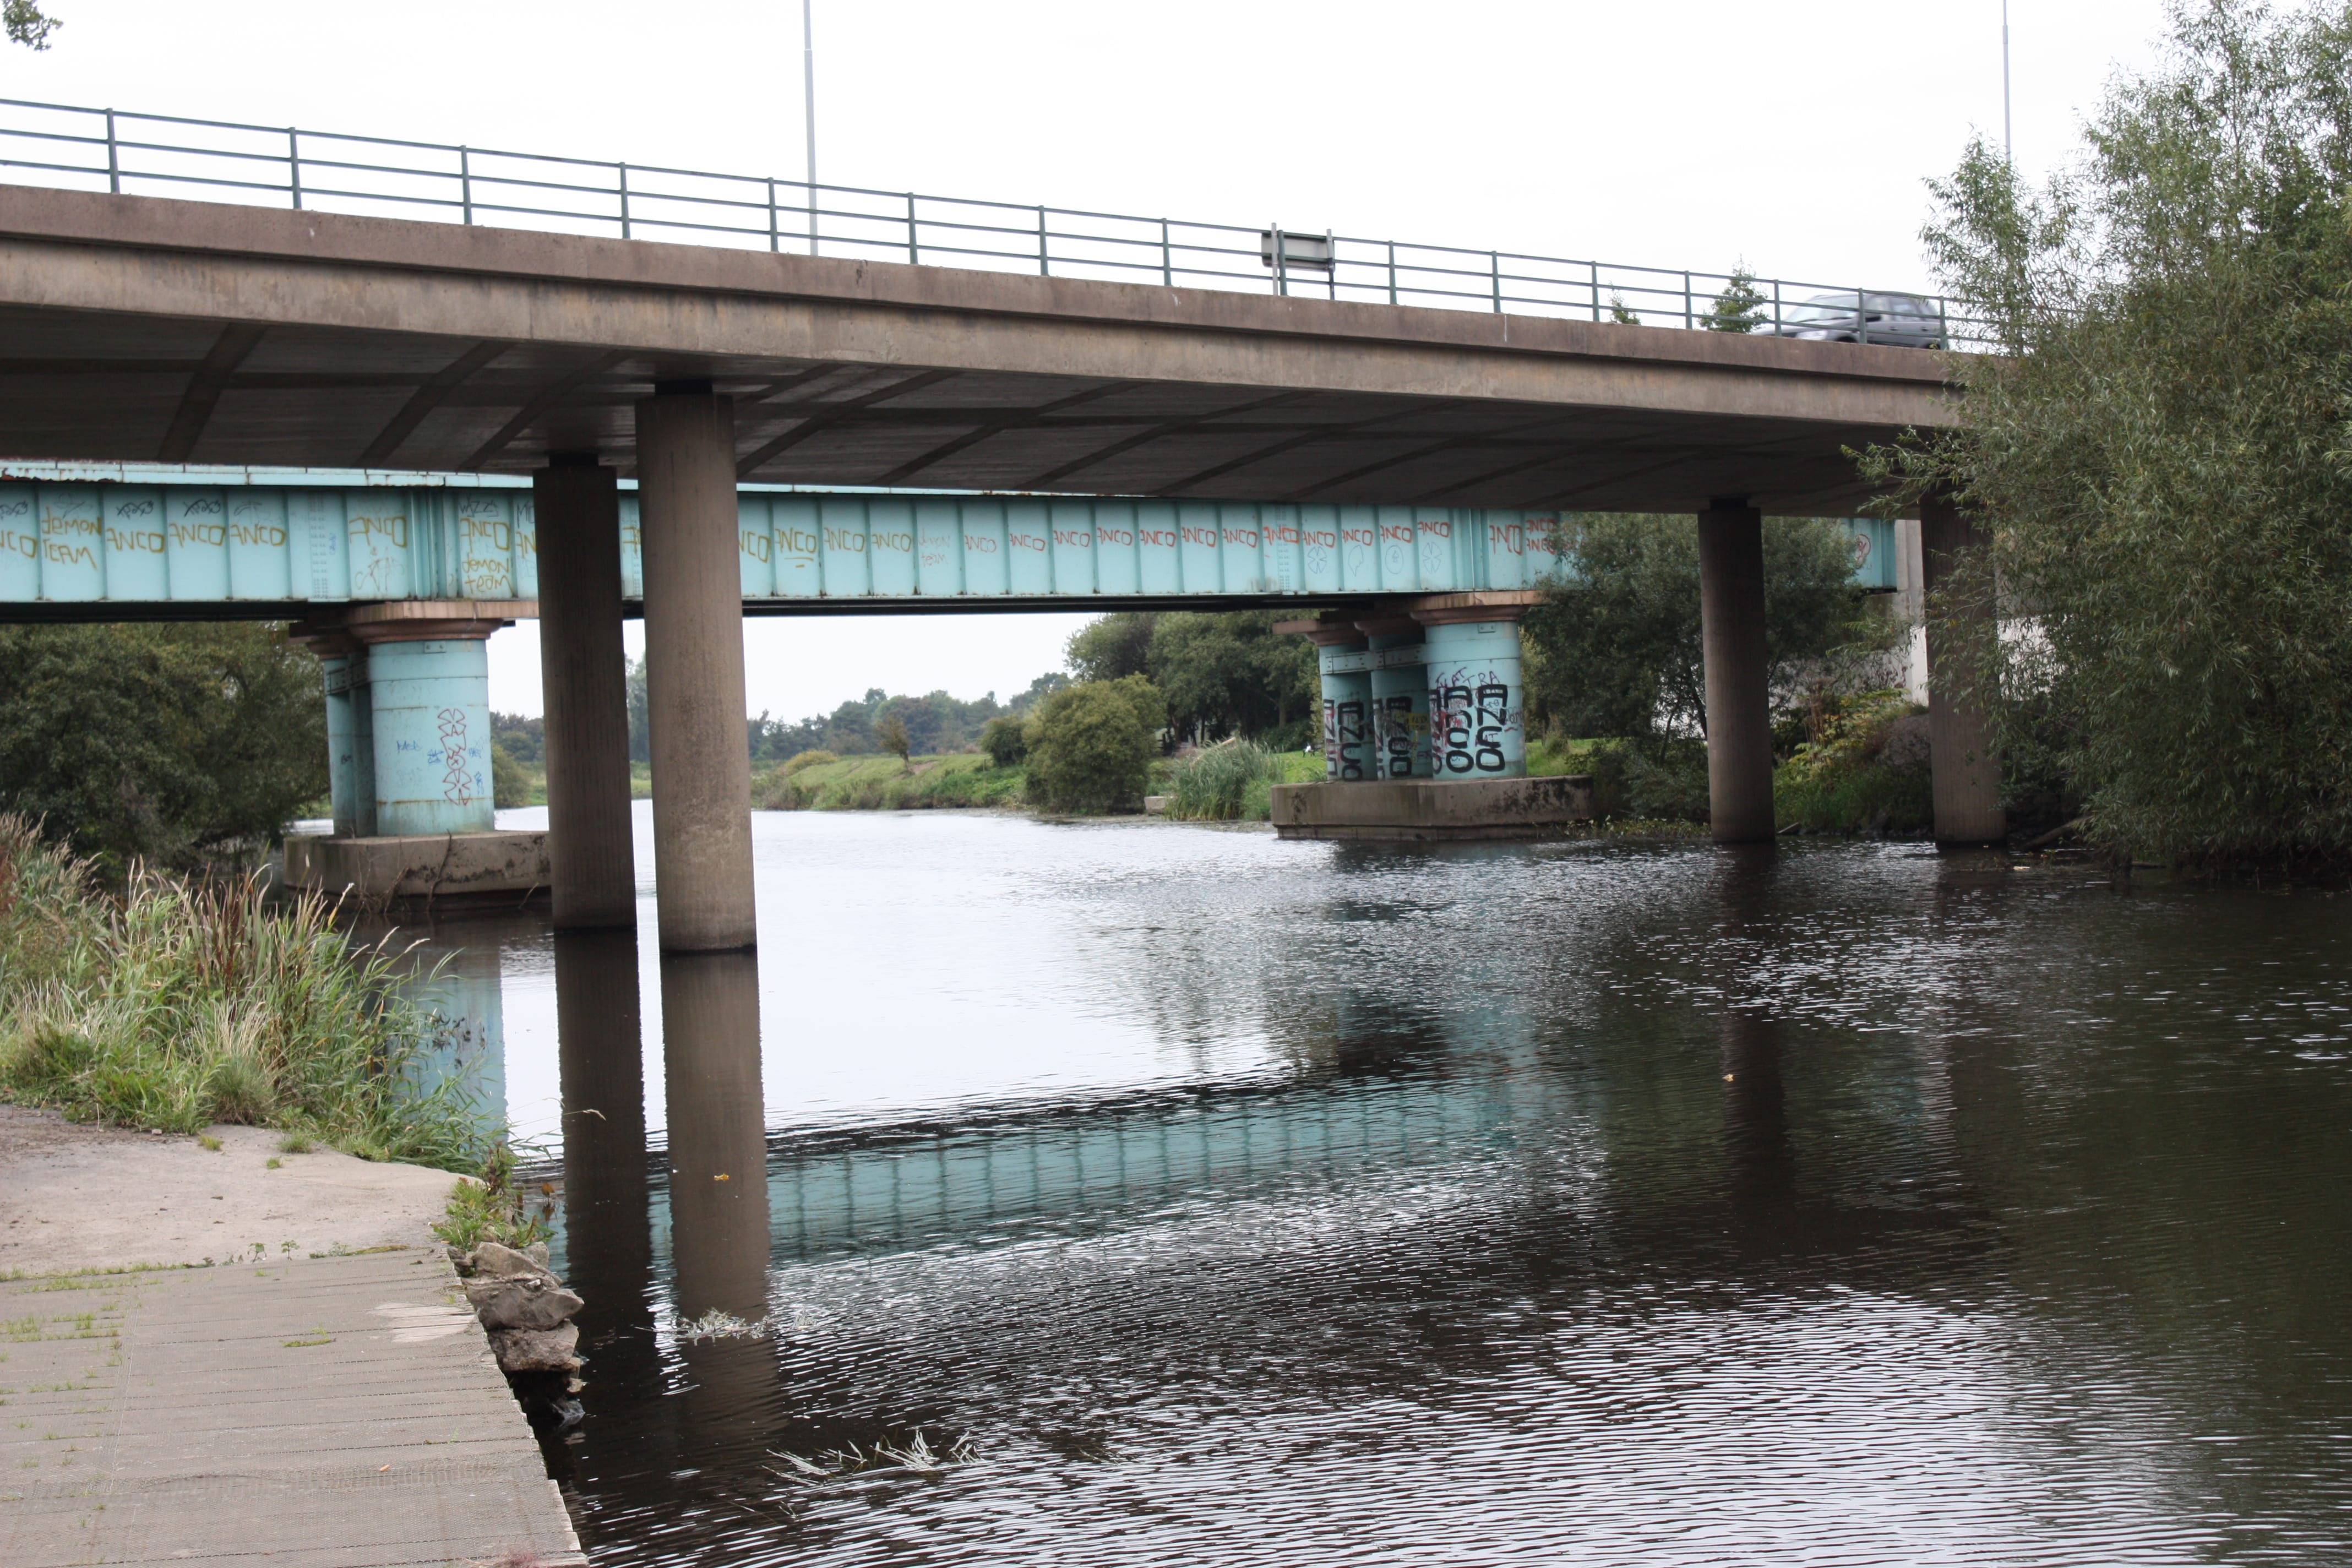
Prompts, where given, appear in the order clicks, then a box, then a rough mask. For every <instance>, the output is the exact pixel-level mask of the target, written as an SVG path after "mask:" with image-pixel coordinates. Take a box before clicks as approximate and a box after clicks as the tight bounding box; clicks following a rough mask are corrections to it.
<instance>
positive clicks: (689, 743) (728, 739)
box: [637, 381, 759, 952]
mask: <svg viewBox="0 0 2352 1568" xmlns="http://www.w3.org/2000/svg"><path fill="white" fill-rule="evenodd" d="M637 498H638V505H639V508H640V516H641V520H642V527H643V530H644V543H643V548H644V552H645V557H644V558H645V579H646V687H647V690H646V696H647V699H648V707H649V710H650V711H649V717H650V720H651V727H652V736H651V740H652V742H653V775H654V879H655V905H656V910H657V913H658V919H659V922H660V929H661V945H662V948H663V950H664V951H666V952H729V951H732V950H736V949H740V948H749V947H751V946H754V945H756V944H757V942H758V941H759V930H758V922H757V916H756V911H755V910H754V907H753V900H752V889H751V751H750V748H749V747H748V746H747V745H746V743H745V736H744V729H743V724H744V719H743V712H744V698H743V582H742V568H741V566H740V558H741V547H740V541H739V537H738V536H739V522H738V519H737V513H736V506H735V405H734V400H733V399H732V398H728V397H721V396H719V395H715V394H714V393H712V391H711V390H710V384H709V382H707V381H697V382H661V383H656V385H655V389H654V395H653V396H651V397H648V398H646V399H644V400H643V401H641V402H640V403H639V404H638V405H637Z"/></svg>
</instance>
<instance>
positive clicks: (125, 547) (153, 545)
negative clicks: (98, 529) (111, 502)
mask: <svg viewBox="0 0 2352 1568" xmlns="http://www.w3.org/2000/svg"><path fill="white" fill-rule="evenodd" d="M106 547H107V548H108V549H109V550H111V551H115V552H120V553H122V554H126V555H142V554H144V555H161V554H163V535H162V534H160V533H146V532H142V531H140V530H137V529H130V528H116V527H113V526H111V525H110V526H109V527H108V528H107V531H106Z"/></svg>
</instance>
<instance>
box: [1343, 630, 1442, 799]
mask: <svg viewBox="0 0 2352 1568" xmlns="http://www.w3.org/2000/svg"><path fill="white" fill-rule="evenodd" d="M1356 626H1357V628H1358V629H1359V630H1360V631H1361V632H1363V633H1364V635H1365V637H1367V638H1368V639H1369V640H1370V644H1371V648H1370V653H1371V658H1370V663H1371V667H1372V668H1371V683H1372V689H1371V704H1372V776H1373V777H1374V778H1381V779H1425V778H1427V777H1428V776H1429V668H1428V665H1427V664H1426V663H1425V662H1424V661H1425V658H1426V655H1425V654H1423V651H1422V629H1421V625H1420V623H1419V622H1417V621H1415V620H1414V619H1413V618H1412V616H1378V617H1375V618H1372V619H1370V620H1361V621H1358V622H1357V623H1356Z"/></svg>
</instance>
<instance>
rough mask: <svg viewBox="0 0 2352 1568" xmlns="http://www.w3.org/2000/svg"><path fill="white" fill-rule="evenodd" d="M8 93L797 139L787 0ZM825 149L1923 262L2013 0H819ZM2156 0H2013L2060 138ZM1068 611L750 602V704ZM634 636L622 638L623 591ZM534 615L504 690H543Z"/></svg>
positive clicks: (408, 35) (1773, 264)
mask: <svg viewBox="0 0 2352 1568" xmlns="http://www.w3.org/2000/svg"><path fill="white" fill-rule="evenodd" d="M45 3H46V0H45ZM49 9H50V10H51V11H52V13H53V14H55V15H57V16H61V17H62V18H63V19H64V21H65V24H66V26H65V27H64V28H63V30H61V31H60V32H59V33H58V35H57V38H56V41H55V47H53V48H52V49H51V51H50V52H48V53H47V54H44V55H31V54H28V53H26V51H24V50H21V49H9V50H7V51H6V52H5V55H0V95H5V96H6V97H10V98H17V99H34V100H44V101H47V102H54V103H67V104H86V105H93V106H100V107H104V106H109V105H111V106H113V107H116V108H121V109H136V110H146V111H149V112H159V113H169V114H184V115H191V116H197V117H203V118H210V119H220V120H235V121H248V122H260V123H265V124H295V125H300V126H303V127H305V128H310V127H316V128H318V129H320V130H339V131H352V132H362V133H367V134H375V135H383V136H392V137H412V138H417V139H423V140H432V141H440V142H466V143H468V144H471V145H474V146H482V147H499V148H511V149H514V150H518V151H532V152H538V151H545V152H553V153H573V154H577V155H580V156H583V157H592V158H626V159H628V160H630V161H632V162H636V163H670V164H675V165H682V166H684V167H688V168H703V169H714V170H722V171H728V172H738V171H740V172H742V173H748V174H778V175H781V176H785V177H795V178H796V177H798V176H799V174H800V173H801V170H802V168H803V160H804V158H805V152H804V144H803V140H802V121H803V100H802V93H801V11H800V5H799V4H798V0H764V3H761V4H757V5H752V4H740V3H737V0H663V3H661V4H658V5H649V4H646V0H622V3H611V0H464V3H462V4H450V3H446V0H403V3H400V4H389V3H382V0H379V3H377V4H373V5H357V4H352V3H350V0H341V3H336V4H320V0H301V3H289V0H238V3H236V4H234V5H190V4H188V3H187V0H170V3H165V0H55V3H54V5H50V6H49ZM815 15H816V47H817V61H816V64H817V94H816V95H817V142H818V145H817V154H818V175H819V177H820V178H821V179H823V180H825V181H827V182H838V183H842V184H859V185H869V186H878V187H882V188H887V189H893V190H896V189H907V188H912V189H916V190H919V191H925V192H935V193H940V194H952V195H976V196H989V197H997V198H1002V199H1005V200H1011V201H1027V202H1034V201H1043V202H1046V203H1049V204H1052V205H1060V206H1067V207H1092V208H1097V209H1099V210H1105V211H1110V212H1121V213H1141V214H1148V215H1152V216H1159V215H1161V214H1166V215H1170V216H1181V217H1194V218H1200V219H1204V220H1208V221H1215V222H1231V223H1237V224H1251V223H1265V222H1280V223H1282V224H1283V225H1285V226H1288V227H1293V228H1298V229H1307V230H1319V229H1324V228H1332V229H1337V230H1339V231H1341V232H1343V233H1352V234H1356V235H1360V236H1381V237H1387V236H1393V237H1398V238H1402V239H1421V240H1428V241H1433V242H1438V243H1451V244H1459V245H1466V246H1472V247H1499V248H1503V249H1510V250H1519V251H1527V252H1533V253H1536V254H1540V255H1553V256H1565V257H1575V258H1598V259H1601V260H1604V261H1618V262H1627V263H1634V264H1651V265H1659V266H1672V267H1689V268H1702V269H1713V270H1722V269H1726V268H1729V267H1730V266H1731V265H1732V264H1733V263H1734V262H1736V261H1740V260H1745V261H1746V262H1747V263H1748V266H1749V267H1751V268H1754V269H1756V270H1757V271H1758V272H1759V273H1762V274H1764V275H1765V276H1768V277H1771V276H1778V277H1783V278H1797V279H1825V280H1829V281H1833V282H1834V281H1844V280H1849V279H1851V280H1855V281H1862V282H1866V283H1869V284H1872V285H1874V286H1883V287H1895V288H1905V287H1911V286H1915V285H1926V284H1927V283H1928V282H1929V281H1930V279H1928V278H1927V275H1926V272H1925V268H1924V266H1923V264H1922V261H1921V258H1920V247H1919V243H1918V229H1919V226H1920V222H1921V220H1922V218H1923V217H1924V216H1926V212H1927V198H1926V195H1925V192H1924V190H1923V188H1922V184H1921V182H1922V181H1923V180H1924V179H1925V178H1927V176H1929V175H1932V174H1938V173H1941V172H1943V171H1946V170H1948V169H1949V168H1950V167H1951V166H1952V164H1953V163H1954V162H1955V161H1956V160H1957V159H1958V155H1959V153H1960V150H1961V148H1962V147H1963V145H1964V144H1965V143H1966V142H1967V140H1968V137H1969V133H1970V132H1972V131H1982V132H1985V133H1987V134H1989V135H1990V136H1993V137H1995V138H1998V136H1999V135H2000V125H2001V71H2000V23H2001V5H2000V0H1939V3H1937V4H1934V5H1921V4H1916V3H1915V4H1903V5H1889V4H1887V3H1886V0H1781V3H1780V4H1770V3H1760V4H1759V0H1739V3H1737V4H1733V3H1719V0H1647V3H1643V4H1627V3H1625V0H1549V3H1524V0H1449V3H1448V4H1444V5H1430V4H1403V3H1394V0H1352V3H1350V4H1346V5H1292V6H1283V5H1269V4H1267V3H1266V0H1169V3H1166V4H1140V3H1135V0H1125V3H1122V0H816V12H815ZM2162 23H2163V5H2162V4H2161V0H2011V18H2010V25H2011V59H2012V65H2011V69H2012V88H2013V93H2014V100H2015V127H2016V153H2017V159H2018V162H2019V163H2020V165H2021V167H2022V168H2023V169H2024V170H2026V171H2027V172H2029V173H2038V172H2040V171H2042V170H2043V169H2046V168H2047V167H2049V166H2050V165H2051V164H2052V163H2054V162H2056V161H2058V160H2060V159H2062V158H2063V157H2065V156H2067V155H2068V154H2069V153H2070V152H2071V150H2072V148H2073V146H2074V141H2075V132H2076V127H2077V126H2078V124H2079V123H2080V121H2081V119H2082V118H2083V116H2084V114H2085V113H2087V112H2088V111H2089V110H2091V109H2092V108H2094V107H2095V104H2096V102H2097V100H2098V97H2099V93H2100V89H2101V88H2102V86H2103V84H2104V83H2105V80H2106V79H2107V78H2108V76H2109V75H2110V74H2111V73H2112V72H2113V71H2114V70H2115V69H2116V68H2117V66H2119V65H2127V66H2128V65H2138V64H2141V63H2144V62H2145V61H2146V60H2147V58H2148V57H2149V45H2150V42H2151V40H2152V39H2154V38H2155V37H2156V36H2157V34H2158V30H2159V28H2160V27H2161V26H2162ZM1082 621H1083V617H1080V616H907V617H896V618H885V617H873V616H869V617H856V618H848V617H839V618H835V617H827V618H822V619H816V618H812V619H767V620H752V621H750V622H747V623H746V630H745V643H746V649H747V653H748V658H749V675H750V691H751V708H752V710H754V711H757V710H761V709H768V710H772V711H774V712H775V713H777V714H778V715H779V716H780V717H785V718H797V717H799V716H800V715H802V714H804V713H808V712H814V711H818V710H829V709H831V708H832V707H833V706H834V705H835V704H836V703H838V702H840V701H842V700H844V699H845V698H851V697H856V696H858V695H860V694H862V693H863V692H864V691H865V689H866V688H867V687H868V686H882V687H886V688H887V689H891V690H894V691H896V690H908V691H927V690H930V689H934V688H937V687H945V688H946V689H949V690H950V691H952V692H954V693H956V694H957V695H958V696H961V697H977V696H979V695H980V694H981V693H982V691H985V690H989V689H994V690H995V691H996V692H997V693H998V695H999V696H1006V695H1009V694H1011V693H1012V692H1013V691H1017V690H1019V689H1022V688H1023V687H1024V686H1026V685H1027V684H1028V682H1029V680H1030V679H1031V677H1033V676H1034V675H1035V674H1037V673H1038V672H1039V671H1041V670H1043V669H1046V668H1055V667H1056V666H1058V665H1059V663H1060V660H1061V646H1062V643H1063V640H1064V639H1065V638H1066V637H1067V636H1068V635H1069V632H1070V631H1071V629H1072V628H1073V627H1075V626H1077V625H1079V624H1082ZM630 629H631V647H632V649H633V650H635V648H637V647H641V639H640V638H639V637H637V636H636V630H637V628H636V627H635V625H632V626H631V628H630ZM535 633H536V628H535V627H533V626H530V624H529V623H525V624H524V625H522V626H518V627H516V628H515V629H514V630H512V631H508V632H502V633H500V634H499V636H498V637H496V638H494V639H493V641H492V645H491V651H492V659H491V700H492V703H493V705H494V706H496V707H499V708H501V709H507V710H520V711H524V712H532V713H535V712H537V711H539V707H540V700H539V676H538V652H537V644H536V642H535V640H534V639H535Z"/></svg>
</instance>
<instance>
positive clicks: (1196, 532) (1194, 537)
mask: <svg viewBox="0 0 2352 1568" xmlns="http://www.w3.org/2000/svg"><path fill="white" fill-rule="evenodd" d="M1177 533H1178V534H1179V535H1180V536H1181V538H1182V539H1183V541H1184V542H1185V543H1187V544H1199V545H1205V546H1207V547H1208V548H1209V549H1211V550H1214V549H1215V548H1216V547H1217V531H1216V530H1215V529H1213V528H1202V527H1199V526H1197V525H1196V524H1193V523H1189V522H1188V523H1186V524H1185V525H1184V526H1183V527H1181V528H1180V529H1178V530H1177Z"/></svg>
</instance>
